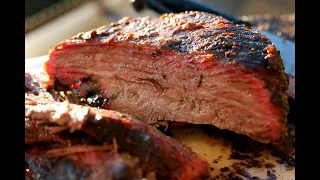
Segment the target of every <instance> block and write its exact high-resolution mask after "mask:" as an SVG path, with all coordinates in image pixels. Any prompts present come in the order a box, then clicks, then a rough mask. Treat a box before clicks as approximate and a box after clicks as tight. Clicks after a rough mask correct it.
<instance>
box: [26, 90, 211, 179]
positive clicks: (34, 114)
mask: <svg viewBox="0 0 320 180" xmlns="http://www.w3.org/2000/svg"><path fill="white" fill-rule="evenodd" d="M25 118H26V121H33V122H35V123H36V124H40V125H41V124H42V125H43V124H45V123H47V124H48V123H49V124H50V123H51V126H52V124H54V126H52V127H51V129H50V130H51V133H48V132H47V133H43V132H44V131H45V130H46V129H41V130H38V131H36V132H42V133H41V134H45V136H43V137H44V138H35V137H34V136H31V135H30V134H31V133H30V132H29V133H28V134H29V136H28V138H27V139H28V143H29V144H31V143H34V142H35V141H36V140H37V141H40V140H41V141H48V140H50V139H51V141H52V142H64V141H63V138H61V137H60V138H59V137H57V136H56V135H55V136H54V137H52V134H54V133H57V132H61V131H64V130H65V129H64V127H68V128H67V130H68V131H69V132H71V133H76V132H77V131H81V132H85V133H86V134H88V135H89V136H91V137H94V138H95V139H98V140H99V141H100V142H104V143H107V144H109V143H110V142H112V141H113V139H114V138H115V140H116V142H117V144H118V145H119V148H120V149H122V150H123V151H124V152H128V153H130V154H131V155H133V156H134V157H138V158H139V160H140V162H141V168H142V170H143V171H145V172H155V173H156V175H157V177H160V178H163V179H190V180H191V179H203V178H208V177H209V175H210V171H209V163H208V162H206V161H205V160H203V159H202V158H201V157H200V156H199V155H197V154H196V153H194V152H192V151H191V150H190V149H188V148H186V147H184V146H183V145H182V144H180V143H179V142H178V141H177V140H175V139H173V138H171V137H169V136H166V135H164V134H163V133H162V132H160V131H158V130H157V129H156V128H154V127H152V126H150V125H148V124H146V123H144V122H141V121H139V120H137V119H135V118H133V117H131V116H129V115H126V114H121V113H119V112H115V111H109V110H103V109H97V108H92V107H85V106H80V105H76V104H69V103H66V102H56V101H52V100H50V99H46V98H43V97H41V96H33V95H30V94H27V95H26V99H25ZM29 127H31V126H29ZM59 127H60V128H59ZM29 131H31V130H30V128H29ZM48 134H51V136H50V135H48ZM61 139H62V140H61ZM32 140H33V141H32ZM60 144H63V143H60ZM51 145H54V144H53V143H52V144H51ZM73 145H77V144H71V147H72V146H73ZM42 149H43V148H42ZM75 150H77V151H79V152H80V153H81V152H82V150H81V149H80V150H79V148H76V147H74V148H73V149H70V148H69V149H68V150H66V149H64V150H61V151H54V153H53V154H57V153H58V154H61V153H62V155H64V156H67V155H68V153H67V152H70V151H71V152H72V151H75ZM65 153H67V154H65ZM51 154H52V151H51ZM47 155H48V154H47ZM66 158H67V159H68V158H69V157H66ZM81 161H82V160H81ZM59 162H60V160H59ZM72 162H73V161H72ZM92 163H93V162H92ZM97 163H98V162H97ZM98 164H99V163H98ZM90 168H94V167H92V166H90ZM102 168H103V167H102Z"/></svg>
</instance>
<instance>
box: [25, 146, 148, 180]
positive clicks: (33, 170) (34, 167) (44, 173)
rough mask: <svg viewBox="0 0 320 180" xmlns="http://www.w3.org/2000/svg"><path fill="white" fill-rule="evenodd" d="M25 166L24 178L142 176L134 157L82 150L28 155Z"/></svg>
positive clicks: (100, 179) (137, 179) (136, 178)
mask: <svg viewBox="0 0 320 180" xmlns="http://www.w3.org/2000/svg"><path fill="white" fill-rule="evenodd" d="M128 157H130V156H128ZM48 167H49V168H48ZM26 169H28V171H27V173H26V178H25V179H26V180H27V179H30V180H31V179H35V180H42V179H57V180H58V179H59V180H77V179H87V180H105V179H113V180H128V179H132V180H141V179H143V174H142V170H141V168H140V166H139V161H138V159H137V158H127V157H126V156H121V155H120V154H118V153H117V152H111V153H107V152H84V153H75V154H70V155H67V156H62V157H54V158H49V157H46V156H43V155H28V156H26Z"/></svg>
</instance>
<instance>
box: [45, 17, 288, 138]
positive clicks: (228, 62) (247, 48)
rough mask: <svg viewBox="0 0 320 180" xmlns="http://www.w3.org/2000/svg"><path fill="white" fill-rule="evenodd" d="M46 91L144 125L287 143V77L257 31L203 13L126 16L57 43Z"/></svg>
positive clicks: (269, 44)
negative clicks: (64, 92) (57, 90)
mask: <svg viewBox="0 0 320 180" xmlns="http://www.w3.org/2000/svg"><path fill="white" fill-rule="evenodd" d="M49 58H50V59H49V60H48V62H47V63H46V64H45V69H46V71H47V72H48V74H49V76H50V82H49V84H48V85H49V87H50V86H51V87H57V84H59V86H65V87H67V88H69V89H73V90H74V92H75V93H76V94H77V95H78V96H79V97H80V98H81V97H87V96H89V95H91V94H92V93H98V94H99V95H100V96H102V97H104V98H106V101H105V104H104V108H108V109H111V110H117V111H120V112H122V113H128V114H132V115H135V116H137V117H139V118H140V119H141V120H142V121H145V122H147V123H157V122H159V121H163V120H165V121H176V122H186V123H193V124H210V125H214V126H216V127H218V128H220V129H226V130H230V131H234V132H236V133H238V134H244V135H247V136H249V137H251V138H252V139H254V140H257V141H260V142H263V143H269V142H272V143H273V142H277V141H279V140H280V139H281V138H283V137H286V135H287V129H286V117H287V114H288V110H289V106H288V101H287V95H286V93H285V92H286V90H287V89H288V77H287V75H286V74H285V72H284V67H283V63H282V60H281V57H280V54H279V52H278V51H277V49H276V47H275V46H274V45H273V44H272V42H271V41H270V40H269V39H268V38H267V37H266V36H264V35H261V34H259V33H258V32H257V31H254V30H251V29H248V28H246V27H241V26H238V25H235V24H232V23H231V22H229V21H228V20H226V19H224V18H222V17H219V16H216V15H213V14H208V13H204V12H185V13H180V14H165V15H163V16H161V17H160V18H158V19H157V18H149V17H135V18H133V17H126V18H123V19H121V20H120V21H118V22H115V23H111V24H109V25H106V26H102V27H100V28H97V29H94V30H91V31H89V32H86V33H80V34H78V35H76V36H74V37H72V38H70V39H68V40H66V41H63V42H61V43H59V44H58V45H56V46H55V47H54V48H53V49H52V50H51V51H50V53H49Z"/></svg>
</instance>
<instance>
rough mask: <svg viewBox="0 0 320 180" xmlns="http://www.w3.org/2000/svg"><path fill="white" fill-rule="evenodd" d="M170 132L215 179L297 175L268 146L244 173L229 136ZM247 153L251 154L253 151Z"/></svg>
mask: <svg viewBox="0 0 320 180" xmlns="http://www.w3.org/2000/svg"><path fill="white" fill-rule="evenodd" d="M47 59H48V57H47V56H40V57H36V58H31V59H26V60H25V70H26V72H30V73H39V72H41V71H43V63H44V62H45V61H46V60H47ZM290 129H291V131H292V134H293V135H294V125H290ZM170 132H171V134H172V136H173V137H174V138H175V139H177V140H178V141H180V142H181V143H182V144H184V145H185V146H187V147H189V148H191V149H192V151H194V152H196V153H198V154H199V155H200V156H202V157H203V158H204V159H205V160H207V161H208V162H209V163H210V164H211V168H210V169H211V174H212V178H211V179H212V180H214V179H227V178H228V177H229V178H230V177H232V176H239V177H241V178H243V179H254V177H257V178H259V179H263V180H267V179H268V180H271V179H272V180H275V179H277V180H294V179H295V168H294V167H288V166H287V164H286V163H283V161H281V160H280V158H279V157H275V156H273V155H272V154H271V152H270V151H268V150H264V151H261V152H260V154H261V155H260V157H256V158H252V159H253V160H254V161H255V162H260V167H251V168H248V167H246V168H244V170H243V172H244V173H242V174H239V173H237V172H235V169H234V166H233V165H234V164H238V165H239V164H241V163H242V164H243V163H248V161H247V160H239V159H230V155H231V154H232V149H233V147H232V145H231V144H232V143H230V142H228V140H227V139H225V138H223V137H221V136H219V135H214V134H213V135H212V134H210V133H209V134H208V133H206V132H205V131H203V129H202V128H201V127H180V128H173V129H170ZM245 155H247V156H251V155H250V152H249V153H247V154H245ZM241 167H242V166H241ZM231 174H232V175H231ZM246 177H247V178H246ZM248 177H249V178H248ZM250 177H251V178H250Z"/></svg>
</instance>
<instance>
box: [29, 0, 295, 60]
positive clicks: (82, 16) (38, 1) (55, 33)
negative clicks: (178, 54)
mask: <svg viewBox="0 0 320 180" xmlns="http://www.w3.org/2000/svg"><path fill="white" fill-rule="evenodd" d="M195 1H196V0H195ZM198 1H199V2H201V3H204V4H205V5H207V6H212V7H214V8H216V9H219V10H220V11H222V12H224V13H228V14H231V15H233V16H236V17H239V18H242V19H245V20H248V17H250V15H252V16H253V17H260V16H261V15H266V16H264V17H268V18H271V17H272V18H275V19H279V18H280V17H281V16H283V15H286V21H288V22H289V21H290V22H291V23H290V24H289V25H290V26H288V25H287V26H286V27H285V26H283V28H282V29H284V30H285V31H288V32H289V33H291V35H292V34H293V36H294V12H295V11H294V10H295V3H294V2H295V1H294V0H281V1H278V0H228V1H225V0H198ZM146 15H148V16H155V17H157V16H159V14H158V13H156V12H155V11H153V10H150V9H147V10H143V11H141V12H136V11H135V9H134V8H133V6H132V5H131V3H130V0H25V58H32V57H37V56H42V55H46V54H47V53H48V50H49V49H51V48H52V47H53V46H54V45H55V44H57V43H58V42H60V41H62V40H65V39H66V38H69V37H70V36H73V35H75V34H77V33H79V32H82V31H88V30H91V29H93V28H96V27H99V26H102V25H105V24H108V23H110V22H113V21H117V20H119V19H121V18H122V17H123V16H146ZM289 15H290V16H289ZM292 21H293V23H292ZM287 24H288V23H287ZM269 26H270V25H269V24H268V27H269ZM287 27H289V28H287ZM287 29H288V30H287Z"/></svg>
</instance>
